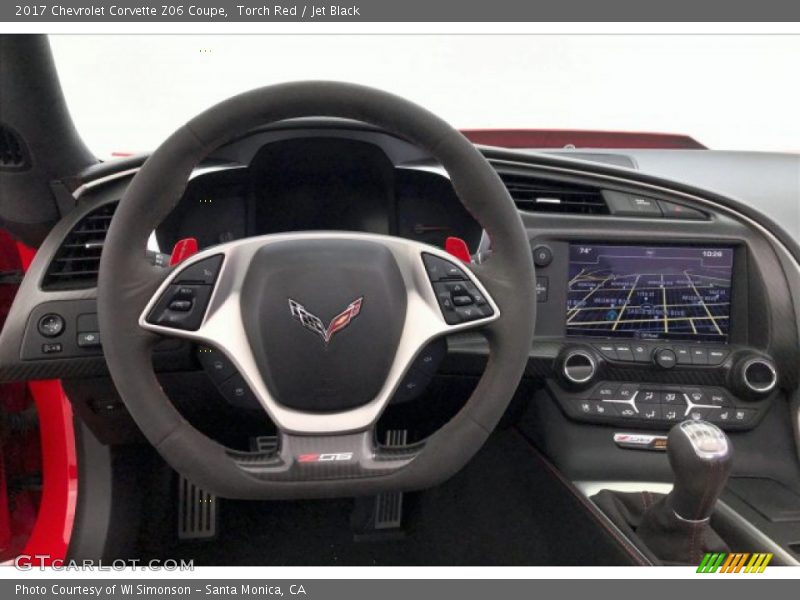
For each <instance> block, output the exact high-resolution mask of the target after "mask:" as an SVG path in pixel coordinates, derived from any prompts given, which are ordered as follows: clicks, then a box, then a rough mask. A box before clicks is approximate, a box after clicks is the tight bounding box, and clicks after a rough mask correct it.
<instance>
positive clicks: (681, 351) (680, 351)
mask: <svg viewBox="0 0 800 600" xmlns="http://www.w3.org/2000/svg"><path fill="white" fill-rule="evenodd" d="M672 350H673V352H675V356H676V357H677V359H678V364H679V365H690V364H692V354H691V352H689V348H687V347H686V346H675V347H674V348H673V349H672Z"/></svg>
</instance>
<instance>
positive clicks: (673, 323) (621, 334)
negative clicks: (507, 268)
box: [567, 244, 733, 342]
mask: <svg viewBox="0 0 800 600" xmlns="http://www.w3.org/2000/svg"><path fill="white" fill-rule="evenodd" d="M732 271H733V249H732V248H710V247H686V246H684V247H666V246H653V247H647V246H606V245H593V244H570V260H569V288H568V292H567V335H570V336H581V337H586V336H592V337H617V338H638V339H657V340H661V339H664V340H694V341H709V342H727V340H728V328H729V326H730V306H731V274H732Z"/></svg>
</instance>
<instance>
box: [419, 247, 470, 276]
mask: <svg viewBox="0 0 800 600" xmlns="http://www.w3.org/2000/svg"><path fill="white" fill-rule="evenodd" d="M422 260H423V262H424V263H425V270H426V271H427V272H428V277H430V280H431V281H433V282H436V281H445V280H448V279H449V280H453V279H455V280H461V281H464V280H466V279H467V276H466V275H465V274H464V272H463V271H462V270H461V269H460V268H458V267H457V266H456V265H454V264H453V263H451V262H450V261H449V260H445V259H443V258H440V257H438V256H434V255H433V254H427V253H423V254H422Z"/></svg>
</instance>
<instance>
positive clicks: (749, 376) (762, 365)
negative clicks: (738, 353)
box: [742, 358, 778, 394]
mask: <svg viewBox="0 0 800 600" xmlns="http://www.w3.org/2000/svg"><path fill="white" fill-rule="evenodd" d="M742 380H743V381H744V385H745V387H747V389H748V390H750V391H751V392H754V393H756V394H768V393H769V392H771V391H772V390H773V389H774V388H775V386H776V385H777V384H778V372H777V371H776V370H775V367H774V365H773V364H772V363H771V362H770V361H768V360H766V359H764V358H751V359H750V360H748V361H746V362H745V363H744V366H742Z"/></svg>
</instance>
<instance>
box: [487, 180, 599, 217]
mask: <svg viewBox="0 0 800 600" xmlns="http://www.w3.org/2000/svg"><path fill="white" fill-rule="evenodd" d="M500 177H501V179H502V180H503V182H504V183H505V184H506V188H508V193H509V194H510V195H511V198H512V199H513V200H514V203H515V204H516V205H517V208H519V209H520V210H526V211H534V212H549V213H573V214H580V215H607V214H608V206H607V205H606V202H605V200H604V199H603V194H602V193H601V192H600V190H598V189H596V188H592V187H588V186H582V185H575V184H571V183H558V182H554V181H542V180H540V179H534V178H531V177H524V176H519V175H508V174H500Z"/></svg>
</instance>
